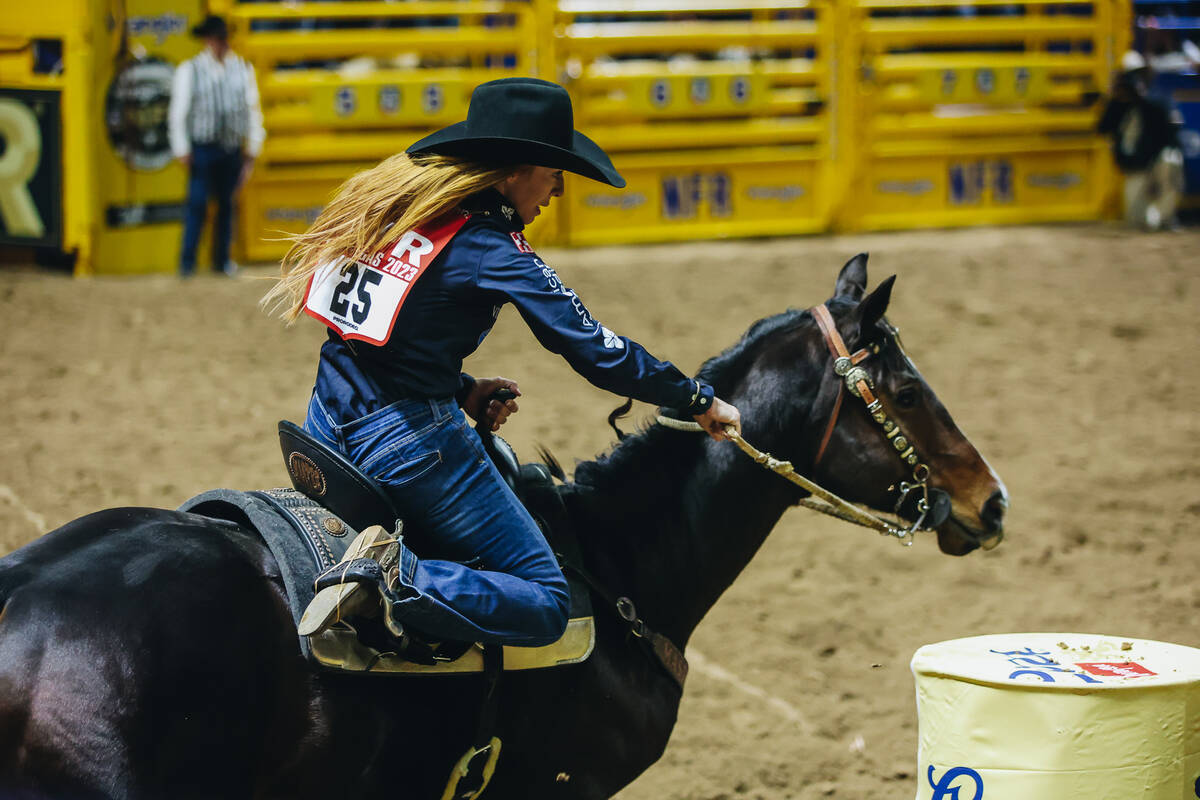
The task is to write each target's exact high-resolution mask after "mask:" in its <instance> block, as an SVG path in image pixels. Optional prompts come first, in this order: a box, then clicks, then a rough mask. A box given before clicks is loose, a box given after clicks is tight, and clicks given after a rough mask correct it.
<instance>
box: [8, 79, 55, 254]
mask: <svg viewBox="0 0 1200 800" xmlns="http://www.w3.org/2000/svg"><path fill="white" fill-rule="evenodd" d="M60 103H61V98H60V95H59V93H58V92H56V91H41V90H38V91H34V90H29V89H0V244H15V245H22V246H35V247H59V246H60V244H61V242H62V118H61V116H60V114H59V107H60Z"/></svg>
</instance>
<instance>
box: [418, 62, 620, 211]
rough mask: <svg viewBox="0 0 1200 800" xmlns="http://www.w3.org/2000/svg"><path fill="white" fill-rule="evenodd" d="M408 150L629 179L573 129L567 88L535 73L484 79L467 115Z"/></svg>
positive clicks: (613, 181) (614, 180)
mask: <svg viewBox="0 0 1200 800" xmlns="http://www.w3.org/2000/svg"><path fill="white" fill-rule="evenodd" d="M408 152H409V153H412V154H417V153H437V154H438V155H444V156H458V157H460V158H471V159H478V160H481V161H486V162H489V163H491V162H498V163H504V164H533V165H535V166H539V167H554V168H556V169H565V170H567V171H569V172H574V173H576V174H578V175H583V176H584V177H585V178H591V179H592V180H597V181H600V182H601V183H607V184H608V185H609V186H615V187H617V188H618V189H620V188H621V187H623V186H624V185H625V179H624V178H622V177H621V174H620V173H619V172H617V170H616V168H615V167H614V166H613V165H612V161H611V160H610V159H609V157H608V156H607V155H606V154H605V152H604V151H603V150H601V149H600V146H599V145H598V144H596V143H595V142H593V141H592V140H591V139H589V138H588V137H586V136H584V135H583V134H582V133H580V132H579V131H577V130H575V117H574V114H573V113H572V111H571V96H570V95H568V94H567V90H566V89H564V88H563V87H561V86H559V85H558V84H557V83H551V82H550V81H543V80H538V79H537V78H501V79H500V80H495V81H488V82H487V83H482V84H480V85H479V86H477V87H475V91H474V92H472V93H471V105H470V106H469V107H468V108H467V118H466V120H464V121H463V122H457V123H455V124H453V125H450V126H448V127H445V128H442V129H441V130H440V131H435V132H434V133H431V134H429V135H428V136H426V137H425V138H424V139H421V140H420V141H418V142H416V143H415V144H413V145H412V146H411V147H409V148H408Z"/></svg>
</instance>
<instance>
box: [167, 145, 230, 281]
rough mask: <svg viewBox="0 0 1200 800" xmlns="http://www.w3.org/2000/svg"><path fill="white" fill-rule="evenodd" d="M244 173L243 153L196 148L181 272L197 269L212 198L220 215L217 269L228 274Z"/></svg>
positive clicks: (215, 224)
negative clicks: (235, 201) (235, 202)
mask: <svg viewBox="0 0 1200 800" xmlns="http://www.w3.org/2000/svg"><path fill="white" fill-rule="evenodd" d="M241 174H242V153H241V151H239V150H224V149H222V148H221V147H219V146H217V145H215V144H198V145H195V146H193V147H192V166H191V168H190V169H189V170H188V191H187V206H186V208H185V214H184V219H183V249H182V252H180V254H179V271H180V273H182V274H183V275H191V274H192V273H193V272H194V271H195V269H196V247H197V246H198V245H199V244H200V232H201V231H202V230H204V218H205V216H207V214H208V199H209V198H210V197H214V198H215V199H216V201H217V216H216V218H215V219H214V220H213V246H212V263H213V270H214V271H216V272H224V271H225V269H226V265H227V264H228V263H229V242H230V240H231V239H232V238H233V193H234V191H235V190H236V189H237V181H238V176H240V175H241Z"/></svg>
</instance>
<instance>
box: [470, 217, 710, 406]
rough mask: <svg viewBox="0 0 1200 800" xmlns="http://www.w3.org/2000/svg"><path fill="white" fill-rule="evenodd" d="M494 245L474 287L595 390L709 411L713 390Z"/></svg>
mask: <svg viewBox="0 0 1200 800" xmlns="http://www.w3.org/2000/svg"><path fill="white" fill-rule="evenodd" d="M501 237H503V239H507V238H508V237H507V236H506V235H505V234H503V233H501V232H499V231H497V244H496V246H495V247H490V248H488V251H487V252H486V253H485V254H484V257H483V258H481V259H480V263H479V267H478V272H477V284H478V286H479V287H480V288H481V289H483V290H484V291H487V292H494V293H496V294H498V295H501V296H503V299H505V300H508V301H510V302H512V304H513V305H514V306H516V308H517V311H518V312H520V314H521V316H522V318H524V320H525V322H526V324H528V325H529V328H530V330H531V331H533V334H534V336H536V337H537V340H538V341H539V342H540V343H541V344H542V346H543V347H545V348H546V349H547V350H550V351H551V352H553V353H558V354H560V355H562V356H563V358H565V359H566V360H567V363H568V364H570V365H571V367H572V368H573V369H574V370H575V371H576V372H578V373H579V374H580V375H582V376H583V377H584V378H586V379H587V380H588V381H589V382H591V383H592V384H593V385H595V386H598V387H600V388H601V389H606V390H608V391H610V392H614V393H615V394H619V395H621V396H623V397H632V398H634V399H637V400H642V401H644V402H647V403H652V404H654V405H660V406H668V407H671V408H678V409H681V410H686V411H688V412H689V413H692V414H704V413H706V412H707V411H708V410H709V409H711V408H712V406H713V390H712V387H711V386H709V385H707V384H705V383H701V382H699V381H696V380H694V379H692V378H689V377H688V376H686V375H684V374H683V373H682V372H680V371H679V369H677V368H676V367H675V366H674V365H673V364H671V363H670V362H668V361H659V360H658V359H656V358H655V357H654V356H652V355H650V354H649V353H648V352H646V350H645V348H643V347H642V346H641V345H640V344H638V343H637V342H634V341H632V340H631V339H628V338H626V337H624V336H619V335H617V334H616V333H614V332H613V331H611V330H609V329H608V328H606V327H604V326H603V325H601V324H600V323H599V322H598V321H596V319H595V318H594V317H592V315H591V313H590V312H589V311H588V310H587V307H586V306H584V304H583V301H582V300H580V299H579V296H578V295H576V294H575V292H573V291H572V290H570V289H568V288H567V287H565V286H564V285H563V284H562V281H561V280H559V277H558V275H557V273H555V271H554V270H553V269H551V268H550V267H549V266H548V265H546V264H545V263H544V262H543V261H542V260H541V259H539V258H538V257H537V255H536V254H533V253H524V252H521V251H520V250H518V249H517V248H516V247H514V246H512V245H511V243H509V244H507V246H506V242H505V241H503V239H502V238H501Z"/></svg>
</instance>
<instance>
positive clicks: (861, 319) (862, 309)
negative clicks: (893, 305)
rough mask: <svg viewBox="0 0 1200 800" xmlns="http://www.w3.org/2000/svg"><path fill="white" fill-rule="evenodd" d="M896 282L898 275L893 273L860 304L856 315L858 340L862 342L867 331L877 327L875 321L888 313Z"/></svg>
mask: <svg viewBox="0 0 1200 800" xmlns="http://www.w3.org/2000/svg"><path fill="white" fill-rule="evenodd" d="M895 283H896V276H895V275H893V276H891V277H890V278H888V279H887V280H886V281H884V282H883V283H881V284H879V285H878V286H876V287H875V291H873V292H871V293H870V294H869V295H867V296H866V297H865V298H863V301H862V302H861V303H859V304H858V309H857V310H856V311H855V312H854V315H855V316H856V317H857V318H858V340H859V341H860V342H861V341H863V339H864V338H865V337H866V335H867V332H868V331H870V330H871V329H872V328H874V327H875V323H877V322H879V320H881V319H883V315H884V314H885V313H887V307H888V303H890V302H891V300H892V285H893V284H895Z"/></svg>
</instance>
